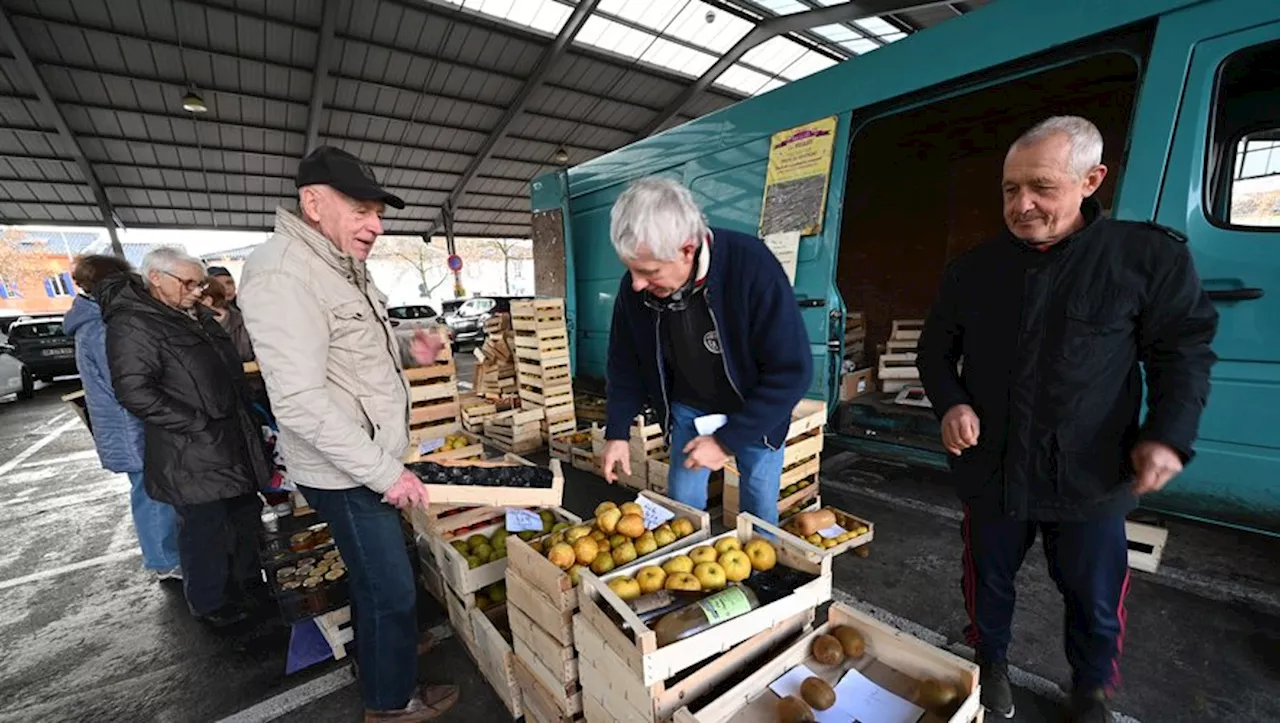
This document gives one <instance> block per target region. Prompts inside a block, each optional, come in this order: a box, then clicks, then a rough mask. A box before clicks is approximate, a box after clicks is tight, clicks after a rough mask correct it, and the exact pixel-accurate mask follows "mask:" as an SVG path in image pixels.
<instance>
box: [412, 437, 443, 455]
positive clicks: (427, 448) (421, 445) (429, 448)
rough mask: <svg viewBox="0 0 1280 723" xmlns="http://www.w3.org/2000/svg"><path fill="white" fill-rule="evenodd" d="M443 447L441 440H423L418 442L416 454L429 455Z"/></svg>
mask: <svg viewBox="0 0 1280 723" xmlns="http://www.w3.org/2000/svg"><path fill="white" fill-rule="evenodd" d="M443 446H444V440H443V439H424V440H422V441H421V442H418V454H431V453H432V452H434V451H436V450H437V449H440V448H441V447H443Z"/></svg>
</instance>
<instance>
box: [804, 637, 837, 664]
mask: <svg viewBox="0 0 1280 723" xmlns="http://www.w3.org/2000/svg"><path fill="white" fill-rule="evenodd" d="M810 652H812V653H813V659H814V660H817V661H818V662H819V663H822V664H823V665H839V664H840V663H843V662H844V646H842V645H841V644H840V641H839V640H836V639H835V638H833V637H831V636H830V635H819V636H818V637H816V638H814V639H813V648H812V650H811V651H810Z"/></svg>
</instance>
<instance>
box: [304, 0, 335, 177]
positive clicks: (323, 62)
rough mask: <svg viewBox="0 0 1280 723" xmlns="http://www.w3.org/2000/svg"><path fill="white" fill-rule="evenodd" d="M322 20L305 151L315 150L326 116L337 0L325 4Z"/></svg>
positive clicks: (317, 43) (308, 112)
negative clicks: (321, 121)
mask: <svg viewBox="0 0 1280 723" xmlns="http://www.w3.org/2000/svg"><path fill="white" fill-rule="evenodd" d="M323 12H324V15H323V17H322V18H321V20H320V37H319V38H318V39H317V40H316V67H315V69H314V70H312V71H311V109H310V110H309V111H307V145H306V150H305V151H303V155H304V156H305V155H306V154H307V153H310V152H311V151H313V150H315V147H316V145H318V143H319V141H320V119H321V117H323V116H324V97H325V92H326V91H327V90H328V87H329V56H330V54H331V53H332V52H333V26H334V24H335V23H337V21H338V3H337V0H330V1H329V2H327V3H325V4H324V11H323Z"/></svg>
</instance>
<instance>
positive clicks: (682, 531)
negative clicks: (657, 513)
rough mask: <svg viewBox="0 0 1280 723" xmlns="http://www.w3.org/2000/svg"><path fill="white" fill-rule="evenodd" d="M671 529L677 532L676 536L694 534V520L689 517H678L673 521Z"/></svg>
mask: <svg viewBox="0 0 1280 723" xmlns="http://www.w3.org/2000/svg"><path fill="white" fill-rule="evenodd" d="M671 531H672V532H674V533H676V537H677V538H680V537H688V536H689V535H692V534H693V520H690V519H689V518H687V517H677V518H675V519H674V520H672V521H671Z"/></svg>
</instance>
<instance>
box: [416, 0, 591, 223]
mask: <svg viewBox="0 0 1280 723" xmlns="http://www.w3.org/2000/svg"><path fill="white" fill-rule="evenodd" d="M599 4H600V0H579V2H578V6H577V7H575V8H574V9H573V13H572V14H571V15H569V19H568V20H566V21H565V23H564V26H563V27H561V28H560V32H559V34H557V35H556V39H555V42H553V43H551V45H550V46H548V47H547V48H546V49H545V50H543V51H542V57H540V58H538V63H537V64H536V65H535V66H534V68H533V72H532V73H530V74H529V77H528V78H526V79H525V81H524V85H522V86H520V91H519V92H517V93H516V95H515V97H514V98H512V99H511V104H510V105H509V106H508V107H507V110H506V112H504V113H503V114H502V117H501V118H499V119H498V123H497V125H495V126H494V127H493V129H492V130H490V131H489V137H488V138H486V139H485V142H484V144H483V145H481V146H480V149H479V150H478V151H476V154H475V156H474V157H472V159H471V162H470V163H468V164H467V168H466V170H464V171H463V172H462V178H461V179H459V180H458V185H457V186H456V187H455V188H454V189H453V193H450V194H449V198H447V199H446V200H445V209H448V210H450V211H452V209H453V208H454V207H455V206H457V205H458V201H460V200H461V199H462V197H463V196H464V195H465V194H466V193H467V187H468V186H470V185H471V181H472V180H474V179H475V177H476V175H478V174H479V173H480V166H482V165H484V163H485V162H486V161H488V160H489V157H490V156H492V155H493V151H494V149H495V148H497V146H498V143H499V142H501V141H502V139H503V138H504V137H506V135H507V131H508V130H510V128H511V123H512V122H513V121H515V119H516V118H518V117H519V116H520V114H521V113H522V112H524V108H525V106H526V105H528V104H529V99H530V98H531V97H533V93H534V91H536V90H537V89H538V88H540V87H542V83H543V81H545V80H546V78H547V75H548V74H549V73H550V72H551V69H552V68H553V67H555V64H556V63H557V62H559V61H560V58H561V57H563V56H564V53H565V50H566V49H568V47H569V45H570V44H571V43H572V42H573V38H574V37H575V36H576V35H577V34H578V31H579V30H581V29H582V26H583V25H585V24H586V22H587V18H588V17H590V16H591V13H592V12H594V11H595V9H596V6H597V5H599ZM439 222H440V219H439V218H437V219H436V222H435V223H434V224H432V226H431V230H430V231H428V232H427V233H428V235H430V233H432V232H434V231H435V228H436V226H437V225H438V224H439Z"/></svg>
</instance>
